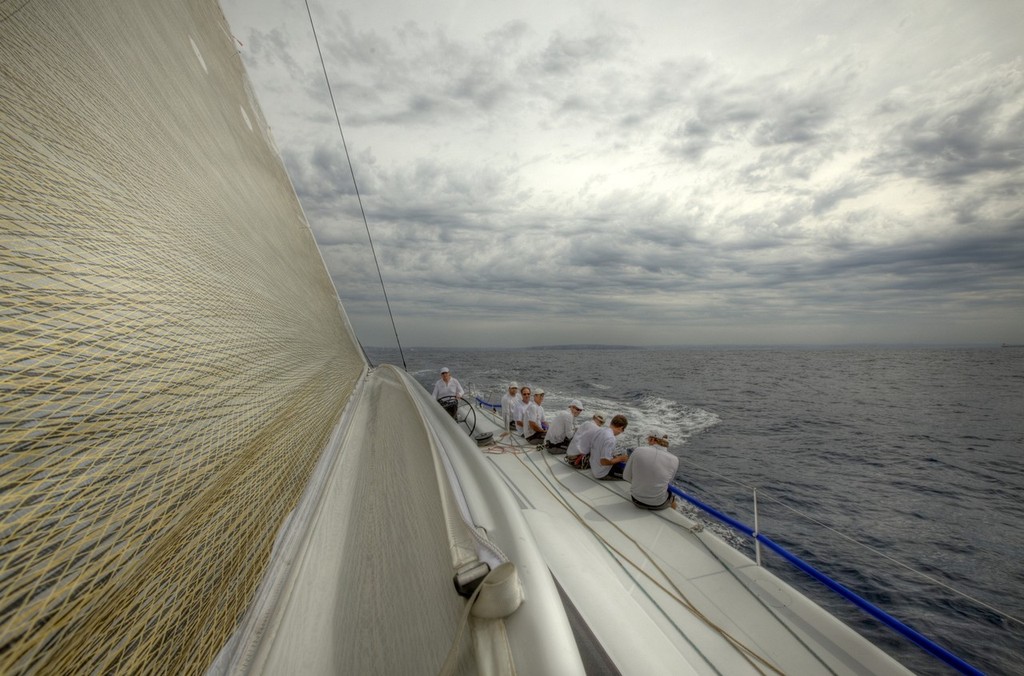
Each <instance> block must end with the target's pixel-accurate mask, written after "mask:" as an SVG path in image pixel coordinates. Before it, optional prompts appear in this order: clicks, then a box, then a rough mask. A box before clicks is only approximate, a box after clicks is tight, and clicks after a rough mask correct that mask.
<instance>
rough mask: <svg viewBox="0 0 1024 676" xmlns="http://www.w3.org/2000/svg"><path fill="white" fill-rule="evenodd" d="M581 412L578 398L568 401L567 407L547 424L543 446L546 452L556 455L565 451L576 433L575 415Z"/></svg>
mask: <svg viewBox="0 0 1024 676" xmlns="http://www.w3.org/2000/svg"><path fill="white" fill-rule="evenodd" d="M582 412H583V404H582V403H580V400H579V399H573V400H572V401H571V402H569V407H568V408H566V409H565V410H564V411H559V412H558V413H556V414H555V415H554V416H553V417H552V418H551V422H550V423H549V424H548V433H547V434H546V435H544V448H546V449H548V453H551V454H554V455H558V454H561V453H565V451H566V449H567V448H568V447H569V442H570V441H572V437H573V435H574V434H575V433H576V416H578V415H579V414H580V413H582Z"/></svg>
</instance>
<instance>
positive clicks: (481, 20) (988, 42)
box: [221, 0, 1024, 347]
mask: <svg viewBox="0 0 1024 676" xmlns="http://www.w3.org/2000/svg"><path fill="white" fill-rule="evenodd" d="M221 1H222V7H223V9H224V12H225V15H226V16H227V18H228V20H229V23H230V25H231V30H232V32H233V34H234V36H235V38H236V39H237V41H238V47H239V50H240V53H241V55H242V58H243V61H244V63H245V64H246V68H247V70H248V72H249V77H250V79H251V80H252V82H253V87H254V89H255V91H256V95H257V97H258V99H259V102H260V105H261V107H262V109H263V113H264V115H265V117H266V119H267V122H268V124H269V125H270V127H271V130H272V134H273V137H274V139H275V142H276V144H277V146H278V148H279V150H280V152H281V155H282V158H283V160H284V163H285V167H286V168H287V170H288V173H289V175H290V177H291V179H292V182H293V184H294V186H295V190H296V193H297V194H298V196H299V199H300V201H301V203H302V205H303V209H304V211H305V213H306V217H307V219H308V220H309V223H310V226H311V228H312V230H313V232H314V235H315V237H316V240H317V242H318V244H319V246H320V249H321V252H322V254H323V256H324V260H325V262H326V264H327V267H328V270H329V271H330V273H331V276H332V278H333V279H334V282H335V285H336V287H337V288H338V292H339V295H340V296H341V299H342V303H343V304H344V306H345V308H346V312H347V313H348V315H349V318H350V320H351V322H352V324H353V326H354V328H355V330H356V333H357V334H358V337H359V339H360V341H361V342H362V343H363V344H364V345H374V346H394V344H395V338H394V331H393V329H392V326H391V323H390V321H389V319H388V315H387V308H386V306H385V301H384V297H383V295H382V291H381V283H380V281H379V279H378V276H377V272H376V268H375V266H374V260H373V256H372V254H371V252H370V245H369V240H368V237H367V232H366V228H365V226H364V224H363V217H362V215H361V210H360V204H359V202H360V199H361V202H362V209H363V211H365V215H366V220H367V223H368V224H369V230H370V235H371V236H372V240H373V245H374V247H375V250H376V255H377V258H378V260H379V263H380V267H381V271H382V274H383V279H384V284H385V287H386V289H387V295H388V300H389V302H390V305H391V309H392V310H393V312H394V317H395V323H396V326H397V330H398V335H399V337H400V338H401V342H402V345H403V346H435V347H488V346H492V347H522V346H536V345H556V344H623V345H752V344H757V345H774V344H804V345H806V344H856V343H883V344H886V343H923V344H974V343H988V344H1000V343H1004V342H1006V343H1015V344H1016V343H1024V37H1022V36H1024V2H1020V1H1019V0H970V1H967V0H952V1H949V0H922V1H907V0H884V1H878V2H873V1H859V2H858V1H855V2H846V3H839V2H834V1H830V0H823V1H817V0H815V1H810V0H786V1H784V2H781V1H777V0H757V1H748V0H725V1H722V0H719V1H717V2H716V1H703V0H689V1H688V0H636V1H634V2H621V0H614V1H612V0H607V1H606V0H589V1H588V0H566V1H551V0H548V1H546V2H539V1H536V0H522V1H520V2H516V3H511V2H496V1H494V0H474V1H473V2H469V1H463V0H438V1H436V2H432V3H423V2H416V1H412V0H401V1H400V0H375V1H374V2H372V3H343V2H335V1H333V0H331V1H321V0H309V7H310V9H311V12H312V16H313V23H314V25H315V28H316V36H317V39H318V40H319V42H320V47H321V49H322V52H323V58H324V63H325V65H326V69H327V74H328V77H329V80H330V86H331V92H333V96H334V101H335V103H336V105H337V109H338V113H339V115H340V119H341V125H342V129H343V131H344V139H345V143H346V144H347V146H348V151H349V154H350V157H351V163H352V172H354V174H355V185H357V186H358V191H359V199H357V197H356V192H355V189H354V187H353V180H352V175H351V174H352V172H350V169H349V161H348V159H346V154H345V147H344V145H343V143H342V138H341V135H340V134H339V130H338V124H337V122H336V120H335V117H334V109H333V108H332V103H331V96H330V93H329V91H328V88H327V85H326V83H325V79H324V73H323V70H322V68H321V63H320V57H319V56H318V53H317V48H316V43H315V41H314V37H313V33H312V30H311V25H310V20H309V17H308V16H307V14H306V5H305V4H304V3H302V2H298V1H297V0H288V1H287V2H284V1H283V0H221Z"/></svg>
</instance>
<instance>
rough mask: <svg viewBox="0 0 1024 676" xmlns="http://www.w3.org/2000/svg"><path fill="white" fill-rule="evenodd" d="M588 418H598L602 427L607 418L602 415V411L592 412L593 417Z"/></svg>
mask: <svg viewBox="0 0 1024 676" xmlns="http://www.w3.org/2000/svg"><path fill="white" fill-rule="evenodd" d="M590 417H591V418H600V419H601V424H602V425H603V424H604V421H605V420H606V419H607V416H606V415H605V414H604V412H603V411H594V415H592V416H590Z"/></svg>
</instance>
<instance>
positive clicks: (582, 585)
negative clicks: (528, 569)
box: [477, 409, 909, 674]
mask: <svg viewBox="0 0 1024 676" xmlns="http://www.w3.org/2000/svg"><path fill="white" fill-rule="evenodd" d="M477 414H478V415H477V418H478V423H477V428H478V431H479V430H481V429H483V430H485V431H493V432H494V437H495V440H496V441H497V442H498V445H497V446H492V447H486V448H483V449H482V451H483V452H484V453H485V457H487V458H488V460H489V461H490V463H491V464H492V465H493V467H494V468H495V470H496V471H497V472H498V473H499V474H500V475H501V476H502V478H503V479H504V480H505V482H506V484H507V485H508V486H509V488H510V489H511V490H512V491H513V493H514V494H515V495H516V497H517V499H518V501H519V503H520V505H521V507H522V509H523V514H524V516H525V518H526V521H527V523H528V524H529V526H530V528H531V529H532V531H533V534H534V537H535V538H536V540H537V543H538V545H539V547H540V550H541V554H542V555H543V557H544V559H545V560H546V562H547V564H548V566H549V568H550V569H551V572H552V574H553V575H554V577H555V579H556V580H557V581H558V584H559V585H560V586H561V587H562V588H563V589H564V591H565V593H566V594H567V595H568V597H569V599H570V600H571V602H572V603H573V605H575V606H576V608H577V609H578V610H579V611H580V613H581V615H582V616H583V617H584V619H585V621H586V622H587V624H588V625H589V628H590V630H591V631H592V632H593V634H594V635H595V636H596V638H597V639H598V641H599V642H600V643H601V644H602V646H603V648H604V650H605V651H606V652H607V653H608V655H609V657H610V658H611V660H612V661H613V662H614V663H615V666H616V667H617V668H618V669H619V670H620V671H621V672H622V673H624V674H656V673H669V672H671V673H673V674H678V673H700V674H704V673H724V674H743V673H773V672H774V671H775V670H778V671H780V672H783V673H789V674H827V673H836V674H895V673H909V672H907V670H906V669H905V668H903V667H902V666H901V665H900V664H899V663H897V662H895V661H894V660H893V659H892V658H890V657H889V656H888V655H886V654H885V653H884V652H882V651H881V650H879V649H878V648H876V647H875V646H874V645H872V644H871V643H869V642H868V641H867V640H866V639H864V638H863V637H861V636H860V635H859V634H857V633H856V632H854V631H853V630H852V629H850V628H849V627H847V626H846V625H844V624H842V623H841V622H840V621H838V620H837V619H836V618H835V617H833V616H832V615H830V614H829V613H827V612H826V611H824V610H823V609H821V608H820V607H819V606H817V605H816V604H814V603H813V602H811V601H810V600H809V599H807V598H806V597H804V596H803V595H801V594H800V593H799V592H797V591H796V590H795V589H793V588H792V587H790V586H789V585H787V584H786V583H784V582H783V581H781V580H779V579H778V578H777V577H775V576H774V575H772V574H771V573H770V572H769V571H768V570H766V569H765V568H761V567H758V566H757V565H756V564H755V563H754V562H753V561H751V560H750V559H748V558H747V557H746V556H744V555H743V554H742V553H740V552H738V551H736V550H735V549H733V548H732V547H730V546H729V545H728V544H726V543H725V542H724V541H722V540H721V539H720V538H718V537H717V536H715V535H714V534H712V533H710V532H708V531H702V532H694V531H695V526H696V524H695V523H694V522H692V521H690V520H689V519H687V518H686V517H685V516H683V515H682V514H680V513H679V512H676V511H674V510H663V511H660V512H648V511H645V510H641V509H637V508H636V507H634V506H633V505H632V503H631V502H630V501H629V494H628V490H629V484H628V483H626V482H600V481H596V480H594V479H593V478H592V476H591V474H590V472H589V471H582V472H581V471H577V470H575V469H572V468H571V467H569V466H568V465H566V464H565V463H564V462H563V460H562V457H563V456H554V455H550V454H548V453H547V452H546V451H538V450H533V447H519V446H513V444H515V440H513V439H510V438H509V437H508V435H503V434H502V432H501V430H500V424H501V423H500V421H498V420H497V419H496V418H494V417H492V416H491V415H490V414H489V412H487V411H485V410H480V409H477ZM520 443H522V442H521V441H520Z"/></svg>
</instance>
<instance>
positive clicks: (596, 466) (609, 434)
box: [580, 413, 629, 481]
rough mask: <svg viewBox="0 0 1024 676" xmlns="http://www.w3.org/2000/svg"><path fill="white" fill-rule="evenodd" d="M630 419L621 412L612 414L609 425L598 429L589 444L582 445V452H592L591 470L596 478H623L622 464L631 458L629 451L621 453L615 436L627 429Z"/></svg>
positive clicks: (612, 479)
mask: <svg viewBox="0 0 1024 676" xmlns="http://www.w3.org/2000/svg"><path fill="white" fill-rule="evenodd" d="M628 425H629V420H627V419H626V416H624V415H622V414H621V413H617V414H615V415H613V416H612V419H611V420H610V421H609V422H608V427H602V428H600V429H598V430H597V431H596V432H595V433H594V436H592V437H591V438H590V442H589V444H585V445H581V446H580V451H581V452H589V453H590V471H591V473H592V474H593V475H594V478H595V479H600V480H601V481H618V480H620V479H622V464H621V463H624V462H626V461H627V460H629V454H628V453H619V452H618V448H617V447H616V443H615V437H617V436H619V435H620V434H622V433H623V432H625V431H626V427H627V426H628Z"/></svg>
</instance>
